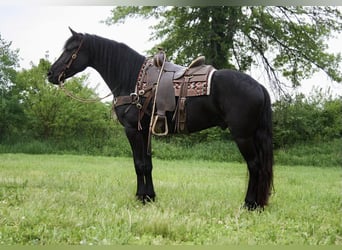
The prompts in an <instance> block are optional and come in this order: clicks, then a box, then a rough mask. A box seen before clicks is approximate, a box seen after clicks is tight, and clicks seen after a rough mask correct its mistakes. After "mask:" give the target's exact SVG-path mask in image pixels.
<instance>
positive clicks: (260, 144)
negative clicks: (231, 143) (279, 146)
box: [254, 86, 274, 207]
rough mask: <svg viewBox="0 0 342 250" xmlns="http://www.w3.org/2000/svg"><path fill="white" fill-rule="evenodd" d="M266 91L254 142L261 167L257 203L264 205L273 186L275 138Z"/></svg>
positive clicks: (269, 102) (269, 101)
mask: <svg viewBox="0 0 342 250" xmlns="http://www.w3.org/2000/svg"><path fill="white" fill-rule="evenodd" d="M261 87H262V88H263V91H264V96H265V103H264V108H263V110H262V114H261V118H260V121H259V127H258V129H257V131H256V134H255V137H254V142H255V146H256V149H257V152H258V157H259V162H260V168H259V180H258V188H257V189H258V190H257V201H256V202H257V204H258V205H259V206H260V207H264V206H265V205H267V203H268V198H269V196H270V195H271V189H272V188H273V163H274V161H273V138H272V108H271V100H270V96H269V94H268V92H267V90H266V89H265V88H264V87H263V86H261Z"/></svg>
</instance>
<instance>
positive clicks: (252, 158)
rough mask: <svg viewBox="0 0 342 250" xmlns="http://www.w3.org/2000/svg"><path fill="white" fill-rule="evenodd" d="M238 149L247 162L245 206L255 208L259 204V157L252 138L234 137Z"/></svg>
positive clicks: (250, 208)
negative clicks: (247, 178)
mask: <svg viewBox="0 0 342 250" xmlns="http://www.w3.org/2000/svg"><path fill="white" fill-rule="evenodd" d="M235 141H236V143H237V145H238V147H239V150H240V152H241V154H242V156H243V157H244V159H245V160H246V162H247V167H248V172H249V180H248V188H247V193H246V198H245V207H247V208H248V209H249V210H254V209H256V208H257V207H258V206H259V205H260V204H258V202H257V201H258V197H257V195H258V185H260V183H258V182H259V168H260V162H259V157H258V154H257V151H256V148H255V144H254V140H253V138H248V139H241V138H240V139H236V140H235Z"/></svg>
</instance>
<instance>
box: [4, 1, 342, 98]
mask: <svg viewBox="0 0 342 250" xmlns="http://www.w3.org/2000/svg"><path fill="white" fill-rule="evenodd" d="M112 9H113V7H112V6H39V5H38V6H37V5H36V6H29V5H18V4H15V5H11V4H6V5H1V4H0V34H1V37H2V39H5V40H6V41H11V42H12V46H11V49H17V48H18V49H19V56H20V58H21V61H20V66H21V68H26V69H28V68H30V67H31V63H33V64H35V65H37V64H38V62H39V59H41V58H44V57H45V55H46V53H48V55H49V60H50V61H52V62H53V61H54V60H55V59H57V58H58V57H59V55H60V54H61V52H62V48H63V45H64V43H65V41H66V40H67V39H68V38H69V37H70V35H71V33H70V31H69V29H68V27H71V28H72V29H74V30H75V31H77V32H81V33H89V34H96V35H99V36H103V37H106V38H109V39H113V40H116V41H118V42H123V43H125V44H127V45H128V46H130V47H131V48H133V49H134V50H136V51H138V52H139V53H141V54H143V55H145V54H146V51H147V50H148V49H150V48H151V47H152V46H153V45H154V42H150V41H148V40H149V37H150V35H151V30H150V29H149V27H150V26H151V25H153V24H154V22H156V20H144V19H127V21H126V22H125V23H124V24H120V25H111V26H108V25H106V24H104V23H101V21H103V20H105V19H106V18H108V17H110V15H111V10H112ZM329 51H331V52H334V53H337V52H340V53H342V34H340V35H339V36H338V38H337V39H334V40H332V41H329ZM85 72H86V73H89V75H90V78H89V82H91V86H99V87H98V92H99V93H100V96H101V95H106V94H107V93H108V92H109V89H108V88H107V86H106V84H105V83H104V81H103V80H102V78H101V77H100V76H99V74H98V73H97V72H96V71H95V70H92V69H90V68H88V69H87V70H86V71H85ZM247 73H250V74H251V75H252V77H254V78H255V79H256V80H258V81H260V82H262V83H264V85H266V87H267V83H266V82H265V81H267V78H266V77H265V75H266V74H265V73H264V72H263V71H258V70H253V71H251V72H247ZM313 83H315V84H316V85H318V86H330V87H331V89H332V91H333V92H335V93H338V94H342V86H341V84H338V83H335V82H332V81H331V80H329V78H328V77H327V76H326V75H325V74H324V73H322V72H321V73H316V74H315V75H313V77H312V78H311V79H309V80H305V81H304V82H303V83H302V86H303V87H302V88H301V89H300V90H298V91H301V92H304V93H306V94H308V93H310V91H311V90H312V85H313Z"/></svg>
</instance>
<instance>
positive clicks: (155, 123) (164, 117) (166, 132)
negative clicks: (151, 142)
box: [152, 115, 169, 136]
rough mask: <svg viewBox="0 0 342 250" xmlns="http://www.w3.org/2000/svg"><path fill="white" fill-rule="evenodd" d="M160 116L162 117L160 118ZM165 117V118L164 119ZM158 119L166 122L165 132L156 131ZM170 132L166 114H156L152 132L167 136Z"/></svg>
mask: <svg viewBox="0 0 342 250" xmlns="http://www.w3.org/2000/svg"><path fill="white" fill-rule="evenodd" d="M159 118H160V119H159ZM162 119H163V120H162ZM158 120H160V122H163V123H164V127H165V130H164V132H160V133H159V132H156V131H155V128H156V125H157V123H158ZM168 133H169V128H168V126H167V119H166V116H161V117H159V116H158V115H156V116H155V117H154V121H153V125H152V134H154V135H157V136H165V135H167V134H168Z"/></svg>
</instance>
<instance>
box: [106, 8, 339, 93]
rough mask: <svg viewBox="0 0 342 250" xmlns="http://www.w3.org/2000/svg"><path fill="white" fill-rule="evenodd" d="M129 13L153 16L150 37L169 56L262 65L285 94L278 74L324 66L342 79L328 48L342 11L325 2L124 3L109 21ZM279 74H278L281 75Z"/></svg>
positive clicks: (299, 74) (301, 75) (242, 66)
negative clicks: (183, 4) (188, 5)
mask: <svg viewBox="0 0 342 250" xmlns="http://www.w3.org/2000/svg"><path fill="white" fill-rule="evenodd" d="M128 17H143V18H150V17H155V18H157V20H158V23H157V24H156V25H154V26H153V27H152V28H153V30H154V31H153V33H152V38H151V39H152V40H153V39H154V40H157V39H161V40H162V42H161V43H160V44H158V45H157V46H156V47H162V48H164V49H165V50H166V51H167V54H168V55H169V58H170V59H171V60H174V61H175V62H176V63H179V64H187V63H189V61H190V60H192V59H194V58H195V57H197V56H198V55H200V54H201V55H205V56H206V58H207V63H209V64H213V65H214V66H215V67H217V68H233V69H237V70H241V71H247V70H249V69H250V68H251V67H252V65H262V66H263V67H264V69H265V71H266V72H267V75H268V77H269V80H270V83H271V85H272V87H273V89H274V90H277V91H278V92H280V93H284V92H285V90H284V86H285V84H284V83H283V81H282V80H281V79H282V78H281V75H282V76H283V77H285V79H288V80H290V81H291V83H292V87H296V86H299V85H300V82H301V80H303V79H306V78H308V77H310V76H311V75H312V74H313V73H314V72H316V71H319V70H322V71H324V72H325V73H326V74H327V75H328V76H329V77H330V78H331V79H332V80H334V81H337V82H341V81H342V74H341V70H340V63H341V55H340V54H331V53H328V52H327V51H326V49H327V40H328V39H329V38H331V37H332V36H333V34H334V32H341V31H342V14H341V12H340V11H339V9H338V8H335V7H328V6H321V7H319V6H311V7H300V6H286V7H285V6H210V7H209V6H208V7H176V6H175V7H165V6H160V7H151V6H128V7H127V6H124V7H116V8H115V9H113V10H112V16H111V17H109V18H108V19H107V20H106V23H107V24H108V25H111V24H116V23H122V22H124V21H125V19H126V18H128ZM280 74H281V75H280Z"/></svg>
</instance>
